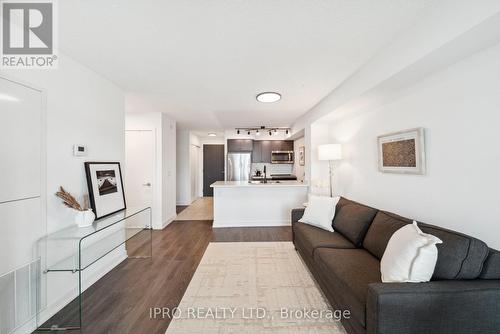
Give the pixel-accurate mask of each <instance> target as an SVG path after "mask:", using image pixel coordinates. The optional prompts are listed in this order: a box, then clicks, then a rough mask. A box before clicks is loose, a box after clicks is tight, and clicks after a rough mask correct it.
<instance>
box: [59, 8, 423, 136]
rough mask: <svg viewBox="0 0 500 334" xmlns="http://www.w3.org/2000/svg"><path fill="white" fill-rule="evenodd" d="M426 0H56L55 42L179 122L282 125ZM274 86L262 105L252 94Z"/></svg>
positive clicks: (131, 107)
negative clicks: (275, 96)
mask: <svg viewBox="0 0 500 334" xmlns="http://www.w3.org/2000/svg"><path fill="white" fill-rule="evenodd" d="M431 2H432V0H377V1H373V0H170V1H166V0H156V1H154V0H140V1H138V0H64V1H59V2H58V5H59V45H60V48H61V50H62V51H63V52H65V53H66V54H68V55H69V56H71V57H73V58H75V59H76V60H78V61H80V62H82V63H83V64H85V65H86V66H88V67H90V68H91V69H93V70H94V71H96V72H98V73H100V74H102V75H103V76H104V77H106V78H108V79H110V80H112V81H113V82H115V83H116V84H117V85H119V86H120V87H122V88H123V89H124V90H125V91H126V92H127V111H128V112H141V111H151V110H155V111H162V112H165V113H167V114H168V115H170V116H171V117H172V118H174V119H176V120H177V121H178V122H179V126H180V127H181V128H186V129H198V130H222V129H227V128H231V127H243V126H256V125H267V126H289V125H291V123H292V122H293V121H294V120H295V119H296V118H298V117H299V116H300V115H302V114H304V113H305V112H307V111H308V110H309V109H310V108H311V107H313V106H314V105H315V104H317V103H318V102H319V101H320V100H321V99H322V98H323V97H324V96H326V95H327V94H328V93H329V92H331V91H332V90H333V89H335V87H337V86H338V85H339V84H341V83H342V81H343V80H345V79H346V78H347V77H349V75H350V74H352V73H353V72H354V71H356V69H358V68H359V67H360V66H361V65H362V64H363V63H365V62H366V61H367V60H368V59H369V58H370V57H371V56H372V55H373V54H374V52H376V50H377V49H379V48H380V47H382V46H383V45H384V44H386V43H388V42H389V41H390V40H391V39H393V38H394V36H395V35H396V34H397V33H398V32H400V31H401V30H403V29H405V28H406V27H409V26H410V25H412V24H413V23H414V22H415V21H416V20H417V19H418V18H419V16H420V15H423V13H424V11H427V10H429V7H430V4H431ZM262 91H277V92H280V93H281V94H282V95H283V99H282V100H281V101H279V102H277V103H273V104H262V103H259V102H257V101H256V100H255V95H256V94H257V93H259V92H262Z"/></svg>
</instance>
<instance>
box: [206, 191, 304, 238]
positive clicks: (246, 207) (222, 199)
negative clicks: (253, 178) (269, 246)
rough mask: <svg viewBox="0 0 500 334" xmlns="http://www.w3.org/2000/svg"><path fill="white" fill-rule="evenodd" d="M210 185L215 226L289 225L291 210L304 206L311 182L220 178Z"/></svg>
mask: <svg viewBox="0 0 500 334" xmlns="http://www.w3.org/2000/svg"><path fill="white" fill-rule="evenodd" d="M210 187H212V188H213V189H214V223H213V227H214V228H217V227H243V226H246V227H251V226H286V225H290V224H291V220H290V213H291V210H292V209H294V208H300V207H302V203H304V202H306V201H307V192H308V185H307V184H306V183H303V182H299V181H279V182H276V181H274V182H269V183H250V182H248V181H217V182H215V183H213V184H212V185H211V186H210Z"/></svg>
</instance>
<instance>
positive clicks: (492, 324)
mask: <svg viewBox="0 0 500 334" xmlns="http://www.w3.org/2000/svg"><path fill="white" fill-rule="evenodd" d="M366 328H367V333H368V334H375V333H383V334H400V333H426V334H430V333H436V334H437V333H439V334H443V333H450V334H451V333H453V334H460V333H464V334H465V333H484V334H486V333H492V334H493V333H499V331H500V280H462V281H433V282H429V283H373V284H370V285H369V287H368V296H367V302H366Z"/></svg>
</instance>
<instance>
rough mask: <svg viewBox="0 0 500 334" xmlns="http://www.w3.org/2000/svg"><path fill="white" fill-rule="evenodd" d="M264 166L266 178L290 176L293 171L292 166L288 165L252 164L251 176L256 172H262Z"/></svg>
mask: <svg viewBox="0 0 500 334" xmlns="http://www.w3.org/2000/svg"><path fill="white" fill-rule="evenodd" d="M264 166H266V170H267V175H268V176H270V175H271V174H292V170H293V165H290V164H264V163H252V175H255V171H256V170H260V171H261V172H263V171H264Z"/></svg>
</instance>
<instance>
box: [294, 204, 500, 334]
mask: <svg viewBox="0 0 500 334" xmlns="http://www.w3.org/2000/svg"><path fill="white" fill-rule="evenodd" d="M303 211H304V209H294V210H293V211H292V230H293V242H294V244H295V248H296V249H297V251H298V253H299V254H300V255H301V257H302V258H303V260H304V262H305V263H306V265H307V266H308V268H309V270H310V271H311V273H312V274H313V276H314V277H315V279H316V281H317V282H318V284H319V285H320V287H321V289H322V291H323V293H324V294H325V296H326V297H327V298H328V300H329V301H330V303H331V305H332V307H333V308H335V309H342V310H344V309H348V310H350V312H351V317H350V319H343V320H342V323H343V325H344V327H345V328H346V330H347V331H348V332H349V333H369V334H373V333H380V334H404V333H415V334H417V333H418V334H421V333H426V334H430V333H436V334H437V333H440V334H442V333H450V334H460V333H464V334H465V333H467V334H471V333H476V334H479V333H484V334H486V333H491V334H493V333H496V334H498V333H500V252H498V251H496V250H493V249H490V248H488V246H487V245H486V244H485V243H484V242H482V241H480V240H478V239H475V238H473V237H470V236H467V235H464V234H461V233H458V232H454V231H450V230H446V229H443V228H440V227H437V226H433V225H427V224H423V223H419V227H420V228H421V229H422V230H423V231H424V232H426V233H430V234H433V235H435V236H437V237H438V238H440V239H441V240H442V241H443V243H442V244H439V245H437V247H438V254H439V255H438V261H437V264H436V269H435V271H434V276H433V278H432V280H431V282H428V283H382V282H381V278H380V259H381V258H382V255H383V253H384V250H385V248H386V246H387V243H388V242H389V239H390V237H391V236H392V234H393V233H394V232H395V231H396V230H398V229H399V228H401V227H402V226H404V225H405V224H410V223H412V221H411V220H409V219H407V218H403V217H400V216H398V215H396V214H393V213H390V212H385V211H380V210H377V209H374V208H371V207H368V206H366V205H363V204H360V203H357V202H354V201H351V200H348V199H346V198H341V199H340V201H339V202H338V204H337V207H336V214H335V218H334V220H333V222H332V224H333V228H334V230H335V232H333V233H332V232H328V231H325V230H322V229H319V228H315V227H313V226H310V225H306V224H303V223H299V222H298V220H299V219H300V218H301V217H302V215H303ZM471 223H473V222H471ZM499 237H500V236H499Z"/></svg>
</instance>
